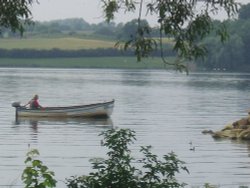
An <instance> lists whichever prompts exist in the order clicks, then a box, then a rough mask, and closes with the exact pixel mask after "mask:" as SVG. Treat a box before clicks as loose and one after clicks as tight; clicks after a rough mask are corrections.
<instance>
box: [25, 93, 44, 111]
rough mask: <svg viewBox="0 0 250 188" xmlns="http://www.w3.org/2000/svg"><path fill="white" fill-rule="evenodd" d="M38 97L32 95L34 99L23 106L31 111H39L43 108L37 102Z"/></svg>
mask: <svg viewBox="0 0 250 188" xmlns="http://www.w3.org/2000/svg"><path fill="white" fill-rule="evenodd" d="M38 99H39V96H38V95H34V97H33V98H32V99H31V100H30V101H29V102H28V103H27V104H25V105H24V106H27V105H30V108H31V109H39V108H43V107H42V106H41V105H40V104H39V102H38Z"/></svg>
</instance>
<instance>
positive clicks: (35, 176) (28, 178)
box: [22, 149, 56, 188]
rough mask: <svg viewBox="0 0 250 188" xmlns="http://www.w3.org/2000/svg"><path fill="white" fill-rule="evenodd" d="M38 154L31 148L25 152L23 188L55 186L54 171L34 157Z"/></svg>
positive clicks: (51, 187)
mask: <svg viewBox="0 0 250 188" xmlns="http://www.w3.org/2000/svg"><path fill="white" fill-rule="evenodd" d="M38 155H39V152H38V150H36V149H32V150H30V151H29V152H28V153H27V158H26V160H25V164H26V168H25V169H24V170H23V173H22V180H23V183H24V184H25V188H47V187H49V188H53V187H56V180H55V179H54V172H52V171H49V170H48V167H47V166H45V165H43V162H42V161H40V160H38V159H35V158H36V157H37V156H38Z"/></svg>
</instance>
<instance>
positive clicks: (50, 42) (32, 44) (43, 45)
mask: <svg viewBox="0 0 250 188" xmlns="http://www.w3.org/2000/svg"><path fill="white" fill-rule="evenodd" d="M114 45H115V41H105V40H94V39H83V38H76V37H62V38H29V39H26V38H15V39H14V38H13V39H0V48H2V49H8V50H11V49H38V50H41V49H44V50H50V49H53V48H58V49H63V50H79V49H96V48H112V47H114Z"/></svg>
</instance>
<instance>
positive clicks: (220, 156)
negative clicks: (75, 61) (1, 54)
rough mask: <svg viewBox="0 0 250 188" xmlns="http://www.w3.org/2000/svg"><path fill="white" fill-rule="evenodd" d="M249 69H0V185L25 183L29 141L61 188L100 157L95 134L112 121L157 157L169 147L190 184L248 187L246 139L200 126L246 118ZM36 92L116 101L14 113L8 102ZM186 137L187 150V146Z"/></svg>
mask: <svg viewBox="0 0 250 188" xmlns="http://www.w3.org/2000/svg"><path fill="white" fill-rule="evenodd" d="M249 81H250V74H234V73H230V74H225V73H195V74H190V75H189V76H186V75H185V74H175V73H170V72H167V71H158V70H138V71H137V70H111V69H110V70H107V69H106V70H100V69H98V70H97V69H91V70H88V69H78V70H77V69H75V70H74V69H0V88H1V90H0V104H1V106H0V126H1V131H0V187H9V185H13V186H16V187H23V186H22V185H21V183H20V175H21V173H22V170H23V169H24V162H23V161H24V159H25V153H26V152H27V150H28V146H29V145H30V147H32V148H37V149H38V150H39V151H40V153H41V156H40V157H41V159H42V161H43V162H44V163H45V164H46V165H47V166H48V167H49V168H50V169H51V170H53V171H55V174H56V178H57V180H58V181H59V185H58V187H60V188H61V187H62V188H63V187H64V186H63V185H64V183H63V181H64V179H65V178H67V177H70V176H72V175H82V174H87V173H88V172H89V171H90V168H91V167H90V163H89V159H90V158H94V157H105V154H106V149H105V148H103V147H101V144H100V141H101V139H102V138H101V137H100V136H99V135H100V133H101V132H102V131H104V130H106V129H109V128H113V124H114V126H115V127H119V128H130V129H133V130H135V131H136V138H137V141H136V142H135V145H133V146H131V147H132V152H133V153H134V157H135V158H137V157H139V154H138V153H139V151H138V150H139V149H138V148H139V146H145V145H152V146H153V152H154V153H155V154H157V155H158V156H162V155H165V154H167V153H169V152H171V151H174V152H175V153H176V154H177V155H178V157H179V158H180V159H181V160H183V161H185V162H186V165H187V167H188V169H189V171H190V174H180V175H178V177H180V180H181V181H183V182H186V183H188V184H189V185H190V186H188V187H191V186H194V187H197V186H202V185H204V183H211V184H214V185H218V186H219V187H222V188H223V187H225V188H227V187H238V186H239V185H247V186H250V183H249V180H248V179H249V175H250V156H249V154H250V144H249V143H248V142H239V141H231V140H214V139H213V138H212V137H211V136H209V135H203V134H202V133H201V132H202V131H203V130H210V129H211V130H220V129H221V128H222V127H223V126H224V125H225V124H227V123H230V122H233V121H235V120H237V119H240V118H241V117H244V116H245V115H246V114H247V113H246V111H247V110H248V109H249V108H250V107H249V101H250V95H249V93H250V85H249ZM34 94H39V96H40V103H41V104H42V105H43V106H68V105H78V104H89V103H95V102H99V101H103V100H109V99H113V98H114V99H115V100H116V106H115V108H114V113H113V114H112V120H111V119H67V118H66V119H47V118H39V119H34V118H19V119H18V120H17V121H15V109H14V108H12V107H10V104H11V102H13V101H21V102H22V103H26V102H27V101H28V100H29V99H30V97H32V96H33V95H34ZM190 143H192V148H193V147H195V150H190V148H191V147H190Z"/></svg>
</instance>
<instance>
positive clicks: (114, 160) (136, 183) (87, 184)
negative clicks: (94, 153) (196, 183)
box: [66, 129, 188, 188]
mask: <svg viewBox="0 0 250 188" xmlns="http://www.w3.org/2000/svg"><path fill="white" fill-rule="evenodd" d="M101 135H103V136H104V141H103V146H105V147H107V148H108V150H109V151H108V152H107V159H92V160H91V162H92V168H93V170H94V172H91V173H89V175H86V176H79V177H76V176H75V177H71V178H70V179H67V180H66V181H67V186H68V187H69V188H163V187H168V188H170V187H173V188H178V187H184V186H185V184H184V183H179V182H178V181H177V179H176V178H175V175H176V173H179V172H180V171H181V170H184V171H186V172H188V170H187V168H186V167H185V166H183V164H184V163H183V162H182V161H180V160H179V159H178V158H177V156H176V155H175V154H174V153H169V154H168V155H164V156H163V158H162V160H160V159H158V156H157V155H154V154H153V153H152V152H151V147H150V146H146V147H141V149H140V152H142V154H143V156H144V157H143V158H142V159H140V160H135V159H134V158H132V157H131V150H130V149H129V145H131V144H132V143H133V141H135V132H134V131H132V130H129V129H120V130H114V129H111V130H108V131H105V132H103V133H102V134H101ZM132 164H136V166H137V167H135V166H133V165H132ZM138 166H140V167H138Z"/></svg>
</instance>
